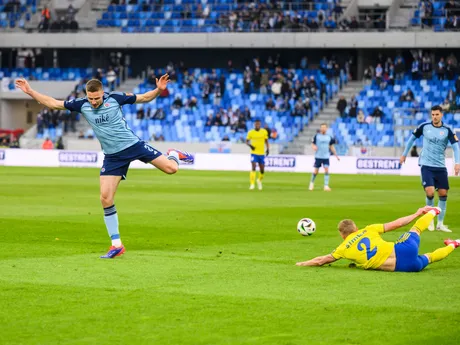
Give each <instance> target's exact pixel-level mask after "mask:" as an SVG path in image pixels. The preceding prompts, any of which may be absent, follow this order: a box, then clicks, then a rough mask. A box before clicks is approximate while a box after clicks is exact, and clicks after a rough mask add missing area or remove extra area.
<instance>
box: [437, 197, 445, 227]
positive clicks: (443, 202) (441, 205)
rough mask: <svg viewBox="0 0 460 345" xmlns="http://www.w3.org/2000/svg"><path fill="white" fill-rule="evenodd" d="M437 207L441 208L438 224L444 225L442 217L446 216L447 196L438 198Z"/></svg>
mask: <svg viewBox="0 0 460 345" xmlns="http://www.w3.org/2000/svg"><path fill="white" fill-rule="evenodd" d="M438 207H440V208H441V213H440V214H439V216H438V222H441V223H444V217H445V216H446V209H447V195H446V196H440V197H439V201H438Z"/></svg>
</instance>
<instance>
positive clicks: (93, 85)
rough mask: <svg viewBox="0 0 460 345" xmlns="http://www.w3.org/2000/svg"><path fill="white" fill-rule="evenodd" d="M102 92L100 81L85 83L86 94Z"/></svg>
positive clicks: (94, 80) (92, 80) (93, 80)
mask: <svg viewBox="0 0 460 345" xmlns="http://www.w3.org/2000/svg"><path fill="white" fill-rule="evenodd" d="M100 90H103V86H102V83H101V81H100V80H98V79H91V80H90V81H88V82H87V83H86V92H97V91H100Z"/></svg>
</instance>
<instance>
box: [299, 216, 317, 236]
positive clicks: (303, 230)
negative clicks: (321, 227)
mask: <svg viewBox="0 0 460 345" xmlns="http://www.w3.org/2000/svg"><path fill="white" fill-rule="evenodd" d="M297 231H298V232H299V234H301V235H302V236H311V235H313V234H314V233H315V231H316V224H315V222H314V221H313V220H312V219H310V218H302V219H301V220H299V222H298V223H297Z"/></svg>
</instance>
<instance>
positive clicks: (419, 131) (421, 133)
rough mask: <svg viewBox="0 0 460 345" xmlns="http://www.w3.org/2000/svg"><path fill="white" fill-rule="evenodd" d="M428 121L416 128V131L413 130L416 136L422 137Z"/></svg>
mask: <svg viewBox="0 0 460 345" xmlns="http://www.w3.org/2000/svg"><path fill="white" fill-rule="evenodd" d="M425 125H426V123H422V124H421V125H420V126H418V127H417V128H416V129H414V131H413V132H412V134H413V135H414V137H416V138H420V137H421V136H422V135H423V127H425Z"/></svg>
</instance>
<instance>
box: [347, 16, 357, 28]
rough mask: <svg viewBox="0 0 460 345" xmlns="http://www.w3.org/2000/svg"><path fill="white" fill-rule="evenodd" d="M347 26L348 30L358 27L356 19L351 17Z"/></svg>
mask: <svg viewBox="0 0 460 345" xmlns="http://www.w3.org/2000/svg"><path fill="white" fill-rule="evenodd" d="M349 28H350V30H352V31H354V30H358V29H359V23H358V20H357V19H356V17H354V16H353V17H351V21H350V24H349Z"/></svg>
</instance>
